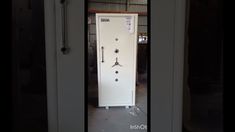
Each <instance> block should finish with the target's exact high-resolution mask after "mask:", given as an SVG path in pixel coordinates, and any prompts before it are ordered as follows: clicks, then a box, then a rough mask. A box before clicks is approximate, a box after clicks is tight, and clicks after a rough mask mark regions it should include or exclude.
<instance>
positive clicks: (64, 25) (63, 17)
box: [60, 0, 70, 55]
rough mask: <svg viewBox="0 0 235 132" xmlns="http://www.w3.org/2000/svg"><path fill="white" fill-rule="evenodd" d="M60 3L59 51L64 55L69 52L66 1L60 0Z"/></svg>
mask: <svg viewBox="0 0 235 132" xmlns="http://www.w3.org/2000/svg"><path fill="white" fill-rule="evenodd" d="M60 5H61V26H62V28H61V29H62V48H61V52H62V53H63V54H64V55H65V54H68V53H69V50H70V48H69V46H68V43H67V2H66V0H60Z"/></svg>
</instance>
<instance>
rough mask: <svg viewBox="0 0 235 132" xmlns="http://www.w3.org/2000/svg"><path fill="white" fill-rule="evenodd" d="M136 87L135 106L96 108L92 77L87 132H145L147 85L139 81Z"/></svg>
mask: <svg viewBox="0 0 235 132" xmlns="http://www.w3.org/2000/svg"><path fill="white" fill-rule="evenodd" d="M139 80H141V81H140V82H138V85H137V87H136V106H134V107H130V108H129V109H126V108H125V107H110V108H109V109H108V110H107V109H105V108H98V107H97V101H98V98H97V97H98V94H97V92H98V91H97V79H96V75H92V76H91V79H90V81H89V84H90V85H89V90H88V98H89V99H88V131H89V132H140V131H141V132H147V129H146V127H147V125H146V124H147V85H146V79H139Z"/></svg>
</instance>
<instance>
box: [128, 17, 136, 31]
mask: <svg viewBox="0 0 235 132" xmlns="http://www.w3.org/2000/svg"><path fill="white" fill-rule="evenodd" d="M126 27H127V30H128V31H129V33H134V17H133V16H127V17H126Z"/></svg>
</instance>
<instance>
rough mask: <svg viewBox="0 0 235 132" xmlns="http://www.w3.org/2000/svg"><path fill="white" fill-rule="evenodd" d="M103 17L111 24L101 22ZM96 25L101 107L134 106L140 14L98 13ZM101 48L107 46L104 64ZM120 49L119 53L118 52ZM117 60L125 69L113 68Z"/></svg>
mask: <svg viewBox="0 0 235 132" xmlns="http://www.w3.org/2000/svg"><path fill="white" fill-rule="evenodd" d="M103 18H105V19H109V21H108V22H101V19H103ZM96 23H97V27H96V28H97V30H96V31H97V64H98V87H99V106H133V105H135V84H136V51H137V23H138V15H137V14H100V13H99V14H96ZM129 24H130V25H129ZM116 39H118V40H117V41H116ZM101 47H104V49H103V59H104V62H103V63H102V48H101ZM116 49H118V50H119V52H118V53H115V50H116ZM116 58H117V59H118V62H119V64H120V65H122V66H119V65H116V66H114V67H112V66H113V65H114V64H115V62H116ZM116 71H118V73H115V72H116ZM115 79H118V81H115Z"/></svg>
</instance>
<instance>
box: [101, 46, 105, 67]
mask: <svg viewBox="0 0 235 132" xmlns="http://www.w3.org/2000/svg"><path fill="white" fill-rule="evenodd" d="M101 50H102V51H101V52H102V53H101V54H102V56H101V62H102V63H104V47H103V46H102V47H101Z"/></svg>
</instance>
